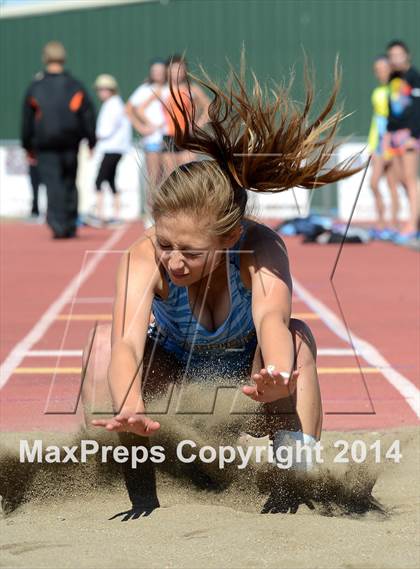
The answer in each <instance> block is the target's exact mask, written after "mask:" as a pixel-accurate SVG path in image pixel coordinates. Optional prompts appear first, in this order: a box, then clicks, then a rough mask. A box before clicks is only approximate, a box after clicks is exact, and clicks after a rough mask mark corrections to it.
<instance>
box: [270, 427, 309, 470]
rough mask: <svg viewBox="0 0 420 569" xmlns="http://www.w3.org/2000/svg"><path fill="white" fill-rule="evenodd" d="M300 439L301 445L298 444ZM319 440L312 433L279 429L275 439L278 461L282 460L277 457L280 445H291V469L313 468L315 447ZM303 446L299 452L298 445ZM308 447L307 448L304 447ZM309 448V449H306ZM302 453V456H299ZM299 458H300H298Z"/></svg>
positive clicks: (274, 445) (274, 449) (274, 447)
mask: <svg viewBox="0 0 420 569" xmlns="http://www.w3.org/2000/svg"><path fill="white" fill-rule="evenodd" d="M298 441H299V442H300V445H297V443H298ZM316 443H317V440H316V439H315V437H313V436H312V435H307V434H306V433H302V431H277V432H276V433H275V435H274V439H273V451H274V456H275V460H276V462H280V461H279V460H278V458H277V457H276V452H277V449H278V448H279V447H291V448H292V449H293V451H292V461H291V462H292V464H291V466H290V469H291V470H297V471H301V472H307V471H309V470H312V468H313V456H312V454H313V448H314V446H315V445H316ZM298 446H299V447H300V448H302V450H301V451H300V452H299V451H298V450H297V447H298ZM303 447H306V448H303ZM306 449H307V450H306ZM299 454H300V456H299ZM298 459H299V460H298Z"/></svg>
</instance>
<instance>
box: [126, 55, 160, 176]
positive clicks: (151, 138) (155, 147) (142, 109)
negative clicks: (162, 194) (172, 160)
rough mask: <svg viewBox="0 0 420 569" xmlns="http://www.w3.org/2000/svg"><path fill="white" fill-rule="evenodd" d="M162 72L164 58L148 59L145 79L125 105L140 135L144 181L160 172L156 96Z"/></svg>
mask: <svg viewBox="0 0 420 569" xmlns="http://www.w3.org/2000/svg"><path fill="white" fill-rule="evenodd" d="M166 75H167V73H166V63H165V61H164V60H163V59H155V60H154V61H152V62H151V64H150V69H149V77H148V79H147V80H146V81H145V82H144V83H142V84H141V85H139V87H137V89H136V90H135V91H134V93H133V94H132V95H131V97H130V98H129V100H128V102H127V105H126V110H127V115H128V116H129V118H130V120H131V123H132V125H133V127H134V128H135V129H136V131H137V132H138V133H139V134H140V135H141V136H142V148H143V150H144V153H145V155H146V167H147V178H148V183H149V184H152V185H155V184H157V183H159V181H160V178H161V176H162V142H163V131H164V128H165V125H166V121H165V113H164V110H163V105H162V103H161V101H160V98H161V96H162V91H163V88H164V86H165V85H166Z"/></svg>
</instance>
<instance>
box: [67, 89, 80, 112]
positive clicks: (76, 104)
mask: <svg viewBox="0 0 420 569" xmlns="http://www.w3.org/2000/svg"><path fill="white" fill-rule="evenodd" d="M83 98H84V93H83V91H77V93H75V94H74V95H73V97H72V98H71V100H70V103H69V107H70V110H71V111H72V112H73V113H77V111H78V110H79V109H80V107H81V106H82V103H83Z"/></svg>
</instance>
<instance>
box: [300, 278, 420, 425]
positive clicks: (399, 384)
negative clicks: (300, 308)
mask: <svg viewBox="0 0 420 569" xmlns="http://www.w3.org/2000/svg"><path fill="white" fill-rule="evenodd" d="M293 288H294V290H295V292H296V293H297V294H298V295H299V296H300V297H301V298H302V300H304V301H305V303H306V304H307V305H308V306H309V307H310V308H311V309H312V310H313V311H314V312H317V313H318V314H319V316H320V318H321V320H322V321H323V322H324V324H325V325H326V326H328V328H329V329H330V330H332V332H334V334H336V335H337V336H338V337H339V338H341V339H342V340H344V341H345V342H347V344H350V341H349V337H348V332H347V330H346V327H345V326H344V324H343V322H342V321H341V320H340V319H339V318H338V317H337V315H336V314H334V312H332V310H330V309H329V308H328V307H327V306H325V304H323V303H322V302H321V301H320V300H318V299H317V298H315V297H314V296H313V295H312V294H311V293H310V292H309V291H308V290H306V288H305V287H304V286H302V285H301V284H300V283H299V282H298V281H297V280H296V279H295V278H294V279H293ZM349 331H350V335H351V338H352V341H353V345H354V347H355V349H356V351H357V352H358V353H359V354H360V355H361V356H362V357H363V358H364V359H365V360H366V361H367V362H368V363H369V364H370V365H371V366H372V367H376V368H381V373H382V374H383V376H384V377H385V378H386V379H387V380H388V381H389V383H390V384H391V385H392V386H393V387H394V388H395V389H396V390H397V391H398V392H399V393H400V394H401V396H402V398H403V399H405V401H406V402H407V404H408V405H409V406H410V407H411V409H412V410H413V411H414V413H415V414H416V415H417V417H419V418H420V390H419V389H418V388H417V387H416V386H415V385H414V383H412V382H411V381H410V380H409V379H407V378H406V377H404V376H403V375H402V374H401V373H399V372H398V371H397V370H395V369H394V368H393V367H392V366H391V364H390V363H389V362H388V361H387V360H386V359H385V358H384V357H383V355H382V354H381V353H380V352H379V351H378V350H377V349H376V348H375V347H374V346H372V344H369V342H367V341H366V340H363V339H362V338H359V337H358V336H356V334H354V332H353V331H352V330H349Z"/></svg>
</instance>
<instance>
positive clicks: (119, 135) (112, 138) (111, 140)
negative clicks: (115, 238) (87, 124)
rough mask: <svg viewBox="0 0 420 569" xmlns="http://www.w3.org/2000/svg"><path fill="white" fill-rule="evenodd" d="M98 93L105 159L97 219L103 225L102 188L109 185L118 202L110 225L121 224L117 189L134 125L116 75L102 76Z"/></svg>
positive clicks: (98, 132)
mask: <svg viewBox="0 0 420 569" xmlns="http://www.w3.org/2000/svg"><path fill="white" fill-rule="evenodd" d="M95 89H96V93H97V95H98V98H99V99H100V100H101V101H102V106H101V109H100V111H99V115H98V120H97V123H96V138H97V141H98V142H97V147H96V148H97V150H98V151H99V152H100V153H101V154H102V155H103V156H102V161H101V165H100V167H99V171H98V175H97V178H96V184H95V185H96V195H97V200H96V218H93V221H94V222H96V223H97V224H99V225H103V224H104V222H105V220H104V215H103V194H102V185H103V184H104V182H107V184H108V185H109V187H110V189H111V191H112V195H113V198H114V200H113V201H114V204H113V205H114V213H113V218H111V219H110V220H109V221H108V223H110V224H113V223H118V219H119V212H120V199H119V192H118V190H117V188H116V186H115V174H116V171H117V166H118V163H119V161H120V160H121V157H122V155H123V154H125V153H126V152H128V151H129V150H130V148H131V142H132V140H131V138H132V133H131V123H130V121H129V119H128V117H127V115H126V113H125V107H124V102H123V100H122V98H121V97H120V95H119V93H118V84H117V81H116V79H115V78H114V77H113V76H112V75H108V74H102V75H99V76H98V77H97V78H96V81H95Z"/></svg>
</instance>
